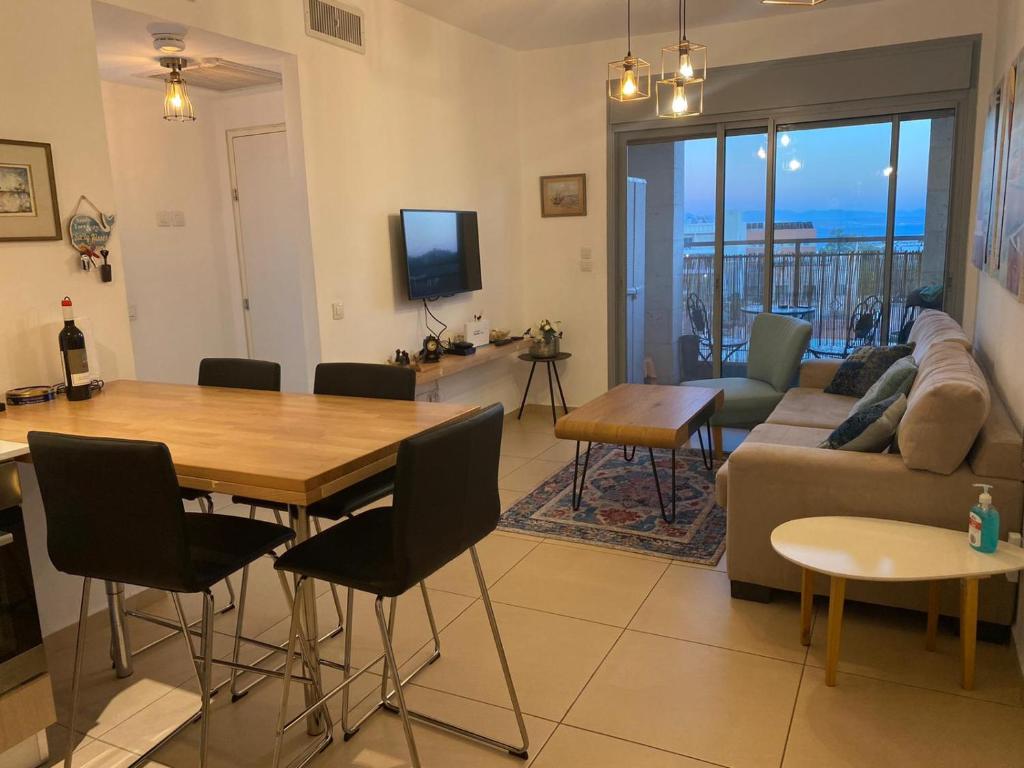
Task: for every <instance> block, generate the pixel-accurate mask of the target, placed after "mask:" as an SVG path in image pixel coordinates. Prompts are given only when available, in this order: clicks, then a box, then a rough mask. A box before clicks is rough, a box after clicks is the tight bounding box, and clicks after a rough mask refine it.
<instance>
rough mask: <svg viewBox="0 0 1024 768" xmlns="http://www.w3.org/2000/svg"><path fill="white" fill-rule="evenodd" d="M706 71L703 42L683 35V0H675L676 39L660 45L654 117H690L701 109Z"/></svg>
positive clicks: (702, 107) (706, 57)
mask: <svg viewBox="0 0 1024 768" xmlns="http://www.w3.org/2000/svg"><path fill="white" fill-rule="evenodd" d="M707 75H708V49H707V46H706V45H701V44H700V43H691V42H690V41H689V40H688V39H687V38H686V0H679V42H677V43H674V44H673V45H666V46H665V47H664V48H662V49H661V79H659V80H658V84H657V96H658V117H669V118H674V117H692V116H694V115H700V114H703V113H704V81H705V80H706V79H707Z"/></svg>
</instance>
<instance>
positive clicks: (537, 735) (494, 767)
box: [312, 685, 555, 768]
mask: <svg viewBox="0 0 1024 768" xmlns="http://www.w3.org/2000/svg"><path fill="white" fill-rule="evenodd" d="M406 701H407V703H408V705H409V707H410V708H412V709H417V710H420V711H423V712H425V713H427V714H430V715H432V716H434V717H438V718H441V719H443V720H449V721H451V722H454V723H456V724H458V725H460V726H462V727H464V728H468V729H472V730H476V731H480V732H483V733H485V734H486V735H488V736H491V737H493V738H498V739H502V740H503V741H505V742H507V743H514V744H517V745H518V744H519V743H520V735H519V729H518V727H517V726H516V721H515V716H514V715H513V713H512V711H511V710H510V709H504V708H501V707H495V706H492V705H489V704H484V703H481V702H477V701H470V700H469V699H464V698H461V697H458V696H451V695H449V694H446V693H442V692H440V691H433V690H428V689H424V688H420V687H418V686H415V685H412V686H409V687H408V688H407V689H406ZM525 721H526V732H527V735H528V737H529V742H530V754H531V756H533V755H536V754H537V753H538V752H540V751H541V749H543V747H544V744H545V743H546V742H547V740H548V737H549V736H550V735H551V732H552V731H553V730H554V729H555V723H553V722H550V721H548V720H542V719H540V718H536V717H530V716H529V715H527V716H526V717H525ZM413 736H414V738H415V739H416V747H417V750H418V751H419V755H420V760H421V761H422V763H423V765H424V766H431V767H434V766H436V768H442V767H443V768H516V767H517V766H520V767H521V766H525V765H530V764H531V763H530V761H523V760H521V759H519V758H517V757H513V756H512V755H509V754H508V753H507V752H504V751H501V750H497V749H493V748H491V747H486V746H483V745H481V744H477V743H475V742H471V741H469V740H467V739H464V738H460V737H458V736H454V735H451V734H448V733H445V732H443V731H439V730H437V729H435V728H430V727H427V726H421V725H418V724H416V723H414V724H413ZM312 765H313V766H315V767H317V768H321V767H322V768H399V766H407V765H409V751H408V747H407V746H406V742H405V735H404V733H403V731H402V724H401V720H400V719H399V718H398V717H396V716H395V715H390V714H384V713H378V714H377V715H374V716H373V717H371V718H370V719H369V720H368V721H367V722H366V724H365V725H364V726H363V727H362V728H361V729H360V730H359V733H358V734H356V736H355V737H354V738H353V739H352V740H351V741H349V742H347V743H340V742H339V743H336V744H335V745H333V746H332V747H331V748H330V749H328V750H326V751H325V752H324V753H323V754H322V755H321V756H320V757H319V758H318V759H317V760H316V761H314V762H313V764H312Z"/></svg>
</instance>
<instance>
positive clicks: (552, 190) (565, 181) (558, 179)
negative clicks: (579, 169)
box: [540, 173, 587, 218]
mask: <svg viewBox="0 0 1024 768" xmlns="http://www.w3.org/2000/svg"><path fill="white" fill-rule="evenodd" d="M540 215H541V216H543V217H544V218H548V217H550V216H586V215H587V174H585V173H568V174H563V175H561V176H541V177H540Z"/></svg>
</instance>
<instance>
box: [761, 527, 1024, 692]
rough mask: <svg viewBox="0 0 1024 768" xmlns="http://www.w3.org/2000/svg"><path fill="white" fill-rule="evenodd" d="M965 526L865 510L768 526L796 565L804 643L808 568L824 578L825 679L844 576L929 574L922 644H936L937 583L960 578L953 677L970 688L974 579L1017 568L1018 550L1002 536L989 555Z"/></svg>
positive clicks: (835, 642)
mask: <svg viewBox="0 0 1024 768" xmlns="http://www.w3.org/2000/svg"><path fill="white" fill-rule="evenodd" d="M966 523H967V514H966V510H965V513H964V524H965V525H964V530H963V531H953V530H950V529H948V528H936V527H934V526H931V525H918V524H916V523H903V522H899V521H897V520H878V519H874V518H867V517H839V516H837V517H805V518H801V519H799V520H790V521H789V522H786V523H783V524H782V525H780V526H779V527H777V528H776V529H775V530H774V531H772V547H774V548H775V551H776V552H778V553H779V554H780V555H782V557H784V558H785V559H786V560H789V561H790V562H791V563H795V564H796V565H799V566H800V567H801V568H803V579H802V581H801V590H800V642H801V643H803V644H804V645H810V643H811V605H812V600H813V599H814V584H813V575H814V573H823V574H826V575H828V576H830V577H831V584H830V587H829V604H828V637H827V642H826V658H825V684H826V685H835V684H836V667H837V666H838V663H839V638H840V633H841V630H842V623H843V601H844V599H845V596H846V580H847V579H860V580H863V581H928V582H931V592H930V594H929V600H928V629H927V632H926V636H925V637H926V640H925V647H926V648H927V649H928V650H929V651H933V650H935V634H936V630H937V628H938V623H939V582H940V581H942V580H945V579H960V585H961V587H960V653H961V658H962V674H961V680H960V684H961V686H962V687H963V688H965V689H966V690H971V689H972V688H973V687H974V656H975V648H976V645H977V625H978V579H983V578H986V577H988V576H995V575H997V574H1000V573H1011V572H1013V571H1019V570H1021V569H1024V549H1021V548H1020V547H1014V546H1011V545H1009V544H1007V543H1006V542H1005V541H1001V542H999V548H998V549H997V550H996V551H995V552H993V553H992V554H982V553H981V552H975V551H974V550H973V549H971V548H970V546H968V544H967V530H966Z"/></svg>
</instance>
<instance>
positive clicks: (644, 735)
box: [565, 630, 801, 768]
mask: <svg viewBox="0 0 1024 768" xmlns="http://www.w3.org/2000/svg"><path fill="white" fill-rule="evenodd" d="M800 672H801V666H800V665H798V664H790V663H788V662H784V661H777V660H775V659H767V658H764V657H761V656H753V655H751V654H747V653H737V652H736V651H728V650H724V649H721V648H712V647H709V646H706V645H699V644H696V643H687V642H684V641H681V640H673V639H669V638H663V637H655V636H653V635H646V634H642V633H639V632H632V631H630V630H627V631H626V632H625V633H624V634H623V636H622V639H621V640H620V641H619V642H618V643H617V644H616V646H615V648H614V650H613V651H612V652H611V653H610V654H609V655H608V658H607V659H606V660H605V662H604V663H603V664H602V665H601V668H600V669H599V670H598V672H597V674H596V675H594V678H593V679H592V680H591V681H590V683H589V684H588V685H587V687H586V690H585V691H584V692H583V694H582V695H581V696H580V697H579V700H578V701H577V702H576V703H575V704H574V705H573V707H572V709H571V710H570V712H569V714H568V715H567V716H566V718H565V723H566V724H568V725H576V726H579V727H581V728H586V729H588V730H592V731H598V732H601V733H605V734H608V735H611V736H618V737H620V738H623V739H627V740H629V741H634V742H639V743H641V744H646V745H649V746H652V747H657V748H660V749H665V750H668V751H670V752H676V753H678V754H683V755H687V756H689V757H694V758H697V759H701V760H707V761H710V762H714V763H718V764H720V765H728V766H731V768H760V767H761V766H766V767H767V766H772V768H774V767H775V766H778V765H779V761H780V760H781V758H782V752H783V747H784V745H785V741H786V726H787V724H788V723H789V718H790V713H791V712H792V709H793V702H794V701H795V699H796V693H797V685H798V682H799V679H800Z"/></svg>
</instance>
